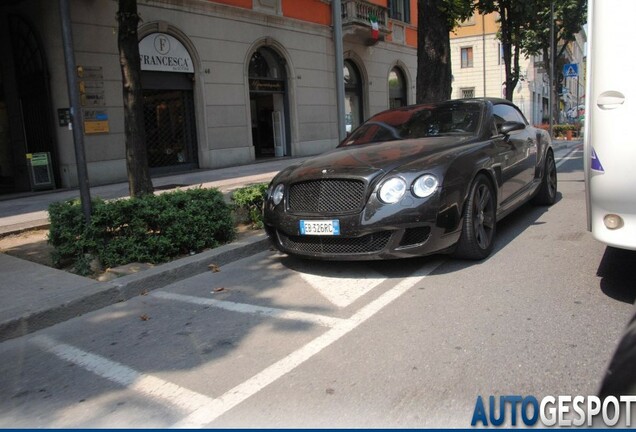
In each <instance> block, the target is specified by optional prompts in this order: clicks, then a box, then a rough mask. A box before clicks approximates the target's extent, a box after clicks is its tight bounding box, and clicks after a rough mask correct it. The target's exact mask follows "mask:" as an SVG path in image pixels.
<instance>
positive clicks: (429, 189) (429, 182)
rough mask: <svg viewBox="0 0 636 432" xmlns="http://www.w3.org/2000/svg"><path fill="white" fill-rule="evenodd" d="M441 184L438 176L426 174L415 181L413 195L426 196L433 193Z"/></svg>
mask: <svg viewBox="0 0 636 432" xmlns="http://www.w3.org/2000/svg"><path fill="white" fill-rule="evenodd" d="M437 186H439V182H438V181H437V177H435V176H433V175H431V174H424V175H423V176H421V177H418V179H417V180H415V181H414V182H413V195H415V196H416V197H418V198H426V197H428V196H431V195H433V193H435V191H436V190H437Z"/></svg>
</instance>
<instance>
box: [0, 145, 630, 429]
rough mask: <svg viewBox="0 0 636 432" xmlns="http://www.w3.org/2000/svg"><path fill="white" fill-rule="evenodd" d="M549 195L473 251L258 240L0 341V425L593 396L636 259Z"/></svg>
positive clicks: (447, 420) (416, 419) (435, 417)
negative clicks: (455, 253) (386, 254)
mask: <svg viewBox="0 0 636 432" xmlns="http://www.w3.org/2000/svg"><path fill="white" fill-rule="evenodd" d="M581 158H582V151H578V150H576V149H575V150H574V151H573V152H568V151H565V150H564V151H561V152H559V153H558V154H557V161H558V163H559V164H560V165H559V196H558V202H557V203H556V204H555V205H554V206H553V207H551V208H537V207H532V206H530V205H528V206H524V207H523V208H521V209H520V210H519V211H517V212H516V213H515V214H513V215H511V216H509V217H508V218H506V219H505V220H504V221H502V222H500V224H499V225H498V230H499V232H498V240H497V245H496V250H495V252H494V253H493V255H492V256H491V257H490V258H489V259H487V260H485V261H482V262H478V263H472V262H465V261H454V260H451V259H449V258H447V257H444V256H434V257H427V258H421V259H413V260H400V261H390V262H372V263H358V262H356V263H347V262H331V263H325V262H311V261H302V260H298V259H294V258H290V257H287V256H285V255H282V254H279V253H277V252H274V251H268V252H264V253H261V254H257V255H255V256H252V257H249V258H246V259H243V260H241V261H237V262H235V263H232V264H230V265H227V266H224V267H223V268H221V269H220V271H219V272H209V273H206V274H202V275H198V276H195V277H192V278H190V279H187V280H184V281H181V282H179V283H176V284H174V285H170V286H168V287H165V288H162V289H159V290H154V291H152V292H151V293H150V294H148V295H147V296H142V297H139V298H135V299H132V300H130V301H128V302H125V303H120V304H117V305H113V306H110V307H107V308H105V309H102V310H100V311H96V312H94V313H90V314H87V315H84V316H81V317H77V318H75V319H72V320H70V321H67V322H65V323H62V324H59V325H56V326H54V327H51V328H48V329H45V330H42V331H39V332H37V333H34V334H31V335H28V336H25V337H22V338H19V339H14V340H10V341H6V342H3V343H1V344H0V427H2V428H7V427H47V428H53V427H54V428H75V427H156V428H164V427H173V426H185V427H261V428H264V427H301V428H306V427H469V426H470V420H471V418H472V415H473V410H474V407H475V401H476V398H477V396H479V395H482V396H483V397H484V398H487V397H488V396H489V395H507V394H518V395H534V396H535V397H537V398H538V399H540V398H542V397H543V396H547V395H555V396H556V395H590V394H595V393H596V392H597V391H598V389H599V386H600V382H601V379H602V377H603V374H604V372H605V369H606V367H607V365H608V363H609V361H610V359H611V357H612V354H613V352H614V350H615V348H616V345H617V343H618V341H619V339H620V336H621V334H622V332H623V330H624V328H625V325H626V324H627V322H628V321H629V319H630V317H631V315H632V313H633V303H634V300H635V297H636V289H634V285H633V280H636V278H635V276H636V270H635V269H634V266H633V265H632V266H629V264H628V263H629V262H631V263H633V262H634V260H633V258H634V254H632V253H627V252H621V251H617V250H613V249H606V248H605V246H603V245H602V244H600V243H598V242H596V241H594V240H593V239H592V238H591V235H590V234H589V233H588V232H586V230H585V199H584V195H583V189H584V184H583V175H582V159H581Z"/></svg>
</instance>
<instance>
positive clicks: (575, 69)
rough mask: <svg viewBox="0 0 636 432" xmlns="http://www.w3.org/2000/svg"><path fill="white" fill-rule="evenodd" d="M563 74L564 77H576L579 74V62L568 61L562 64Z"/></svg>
mask: <svg viewBox="0 0 636 432" xmlns="http://www.w3.org/2000/svg"><path fill="white" fill-rule="evenodd" d="M563 76H564V77H566V78H576V77H577V76H579V64H578V63H568V64H565V65H563Z"/></svg>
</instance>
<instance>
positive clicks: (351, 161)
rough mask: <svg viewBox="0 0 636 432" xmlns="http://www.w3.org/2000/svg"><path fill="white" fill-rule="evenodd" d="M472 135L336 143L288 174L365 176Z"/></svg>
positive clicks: (301, 177) (443, 149)
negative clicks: (338, 144)
mask: <svg viewBox="0 0 636 432" xmlns="http://www.w3.org/2000/svg"><path fill="white" fill-rule="evenodd" d="M474 139H475V137H456V136H455V137H430V138H421V139H415V140H404V141H386V142H381V143H373V144H365V145H355V146H349V147H339V148H336V149H335V150H332V151H329V152H327V153H323V154H321V155H319V156H315V157H312V158H311V159H308V160H307V161H305V162H304V163H303V164H301V165H299V166H296V167H293V168H291V169H290V170H289V171H288V172H286V173H285V174H287V176H289V177H290V178H292V179H293V181H301V180H309V179H313V178H329V177H364V178H367V179H369V180H371V178H373V177H375V176H376V175H378V174H382V173H387V172H390V171H392V170H394V169H395V168H397V167H399V166H402V165H405V164H408V163H412V162H415V161H417V160H422V159H425V158H427V157H432V158H433V160H437V159H438V158H436V157H435V156H437V155H439V154H440V153H444V152H446V151H448V150H451V149H453V148H456V147H459V146H462V145H464V144H466V143H467V142H468V141H471V140H474Z"/></svg>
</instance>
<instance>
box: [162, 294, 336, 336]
mask: <svg viewBox="0 0 636 432" xmlns="http://www.w3.org/2000/svg"><path fill="white" fill-rule="evenodd" d="M150 295H151V296H153V297H158V298H162V299H166V300H177V301H180V302H185V303H191V304H197V305H202V306H213V307H215V308H219V309H224V310H227V311H231V312H239V313H245V314H252V315H261V316H265V317H270V318H279V319H286V320H293V321H306V322H310V323H313V324H317V325H320V326H323V327H334V326H336V325H338V324H340V323H341V322H342V321H343V319H342V318H334V317H329V316H325V315H317V314H311V313H307V312H300V311H290V310H285V309H278V308H271V307H266V306H256V305H250V304H245V303H235V302H230V301H225V300H215V299H208V298H204V297H193V296H189V295H183V294H175V293H170V292H166V291H155V292H153V293H152V294H150Z"/></svg>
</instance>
